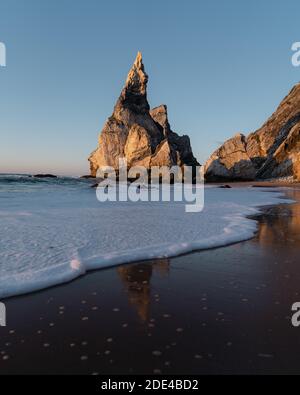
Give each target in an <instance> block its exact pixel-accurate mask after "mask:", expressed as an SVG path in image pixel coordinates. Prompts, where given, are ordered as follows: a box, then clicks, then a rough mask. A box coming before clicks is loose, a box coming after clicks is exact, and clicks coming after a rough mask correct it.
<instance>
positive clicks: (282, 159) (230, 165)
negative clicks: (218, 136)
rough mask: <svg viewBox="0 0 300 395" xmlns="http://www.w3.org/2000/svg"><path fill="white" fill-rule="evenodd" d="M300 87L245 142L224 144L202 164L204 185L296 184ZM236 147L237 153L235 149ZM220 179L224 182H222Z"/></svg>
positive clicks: (299, 155)
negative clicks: (291, 179)
mask: <svg viewBox="0 0 300 395" xmlns="http://www.w3.org/2000/svg"><path fill="white" fill-rule="evenodd" d="M299 133H300V84H297V85H296V86H295V87H294V88H293V89H292V90H291V92H290V93H289V94H288V96H286V97H285V99H284V100H283V101H282V102H281V103H280V105H279V107H278V108H277V110H276V111H275V113H274V114H273V115H272V116H271V117H270V118H269V119H268V120H267V122H266V123H265V124H264V125H263V126H262V127H261V128H260V129H258V130H257V131H256V132H254V133H251V134H250V135H249V136H248V137H247V138H246V137H244V136H243V139H242V140H243V141H241V138H239V137H237V136H235V137H234V138H233V139H230V140H228V141H227V142H225V143H224V144H223V145H222V147H221V148H219V149H218V150H217V151H216V152H214V154H213V155H212V156H211V158H210V159H209V160H208V161H207V163H206V164H205V174H206V179H207V180H208V181H216V180H219V179H221V178H220V177H219V176H220V175H222V176H225V178H227V179H231V180H236V179H250V180H253V179H255V178H257V179H267V178H279V177H290V176H293V177H294V178H295V179H296V180H298V181H299V180H300V150H299V149H300V134H299ZM236 147H239V149H235V148H236ZM223 179H224V178H223Z"/></svg>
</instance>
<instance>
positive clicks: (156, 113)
mask: <svg viewBox="0 0 300 395" xmlns="http://www.w3.org/2000/svg"><path fill="white" fill-rule="evenodd" d="M147 82H148V76H147V74H146V72H145V69H144V65H143V61H142V55H141V53H140V52H139V53H138V55H137V58H136V60H135V62H134V64H133V66H132V68H131V70H130V71H129V74H128V77H127V80H126V84H125V87H124V88H123V90H122V92H121V95H120V97H119V99H118V101H117V103H116V105H115V108H114V111H113V114H112V116H111V117H110V118H109V119H108V120H107V121H106V123H105V125H104V127H103V130H102V132H101V134H100V138H99V146H98V148H97V149H96V150H95V151H94V152H93V153H92V154H91V156H90V157H89V162H90V169H91V175H92V176H96V173H97V170H98V169H99V167H105V166H111V167H113V168H114V169H118V167H119V158H126V159H127V163H128V166H129V167H132V166H145V167H146V168H147V169H150V168H151V167H152V166H169V167H170V166H173V165H179V166H183V165H185V164H186V165H192V166H196V165H198V162H197V160H196V159H195V158H194V156H193V153H192V149H191V145H190V140H189V138H188V136H182V137H180V136H178V135H177V134H176V133H174V132H172V131H171V128H170V125H169V121H168V114H167V107H166V106H165V105H162V106H159V107H157V108H154V109H153V110H152V111H150V106H149V103H148V100H147Z"/></svg>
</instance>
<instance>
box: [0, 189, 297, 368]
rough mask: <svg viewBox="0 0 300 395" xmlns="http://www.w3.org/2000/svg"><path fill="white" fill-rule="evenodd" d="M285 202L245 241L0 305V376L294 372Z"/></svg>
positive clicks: (293, 262) (289, 216)
mask: <svg viewBox="0 0 300 395" xmlns="http://www.w3.org/2000/svg"><path fill="white" fill-rule="evenodd" d="M264 186H265V185H264ZM287 196H288V197H289V198H292V199H295V200H297V203H295V204H291V205H285V204H282V205H278V206H275V207H268V208H265V209H264V211H263V215H262V216H260V217H259V231H258V233H257V236H256V237H255V238H254V239H252V240H249V241H246V242H242V243H238V244H235V245H231V246H228V247H225V248H219V249H214V250H209V251H202V252H195V253H191V254H188V255H185V256H181V257H177V258H172V259H165V260H156V261H147V262H140V263H135V264H130V265H124V266H120V267H117V268H116V267H115V268H111V269H107V270H99V271H95V272H92V273H88V274H87V275H85V276H84V277H82V278H79V279H77V280H75V281H73V282H72V283H69V284H65V285H62V286H58V287H55V288H50V289H47V290H44V291H41V292H38V293H34V294H31V295H26V296H21V297H15V298H11V299H8V300H6V301H5V303H6V307H7V327H6V328H0V374H153V373H155V374H158V373H162V374H254V373H255V374H262V373H265V374H283V373H292V374H298V373H299V366H300V353H299V347H300V328H294V327H293V326H292V325H291V315H292V313H291V306H292V304H293V303H294V302H298V301H299V302H300V259H299V251H300V190H297V189H296V188H291V189H289V190H287Z"/></svg>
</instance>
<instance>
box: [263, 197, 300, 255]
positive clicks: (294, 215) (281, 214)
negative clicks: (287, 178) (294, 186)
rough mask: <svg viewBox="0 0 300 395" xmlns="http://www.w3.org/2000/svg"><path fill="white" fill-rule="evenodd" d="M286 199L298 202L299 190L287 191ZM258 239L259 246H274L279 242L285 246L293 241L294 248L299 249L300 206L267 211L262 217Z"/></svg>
mask: <svg viewBox="0 0 300 395" xmlns="http://www.w3.org/2000/svg"><path fill="white" fill-rule="evenodd" d="M287 195H288V198H290V199H294V200H297V201H299V200H300V190H291V191H287ZM262 220H263V221H262V222H261V223H260V228H259V233H258V236H257V237H258V239H259V242H260V244H261V245H264V246H268V245H269V246H274V245H276V244H278V241H279V240H280V241H281V242H282V244H285V243H286V241H287V238H288V239H289V241H291V240H293V241H295V244H296V245H295V247H297V248H299V242H300V205H299V203H297V204H291V205H284V204H283V205H280V206H275V207H272V208H270V209H268V210H267V212H266V214H264V215H263V216H262Z"/></svg>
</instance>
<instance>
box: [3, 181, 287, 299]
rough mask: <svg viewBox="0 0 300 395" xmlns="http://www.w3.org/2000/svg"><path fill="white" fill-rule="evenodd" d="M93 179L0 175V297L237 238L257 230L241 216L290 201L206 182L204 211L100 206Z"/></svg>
mask: <svg viewBox="0 0 300 395" xmlns="http://www.w3.org/2000/svg"><path fill="white" fill-rule="evenodd" d="M92 183H93V181H90V180H82V179H76V178H63V177H62V178H58V179H35V178H33V177H30V176H26V175H25V176H24V175H0V298H5V297H9V296H13V295H19V294H23V293H28V292H32V291H36V290H39V289H42V288H46V287H49V286H52V285H56V284H61V283H64V282H67V281H70V280H72V279H75V278H76V277H79V276H81V275H84V274H85V273H86V272H87V271H88V270H93V269H99V268H104V267H109V266H113V265H119V264H125V263H128V262H133V261H138V260H144V259H153V258H161V257H171V256H176V255H178V254H182V253H186V252H189V251H193V250H198V249H199V250H200V249H207V248H212V247H219V246H224V245H226V244H230V243H233V242H238V241H243V240H246V239H249V238H251V237H252V236H253V235H254V234H255V231H256V229H257V223H256V221H254V220H252V219H249V218H247V216H250V215H254V214H257V213H258V212H259V207H261V206H264V205H270V204H277V203H288V202H289V201H288V200H282V196H283V193H282V191H276V190H270V189H269V188H268V189H265V190H262V189H258V188H233V189H220V188H216V187H209V188H205V207H204V210H203V211H202V212H199V213H186V211H185V209H184V205H185V203H184V202H135V203H134V202H105V203H100V202H99V201H98V200H97V198H96V191H95V189H93V188H91V187H90V186H91V184H92ZM199 264H201V263H199Z"/></svg>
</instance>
